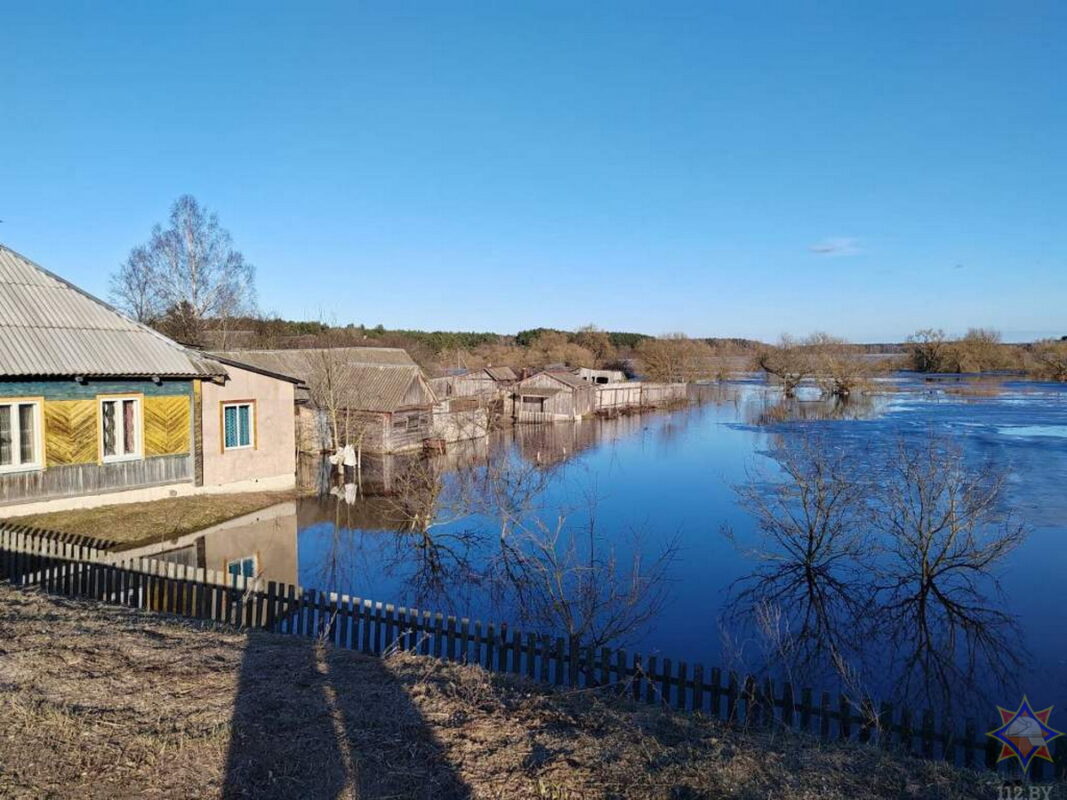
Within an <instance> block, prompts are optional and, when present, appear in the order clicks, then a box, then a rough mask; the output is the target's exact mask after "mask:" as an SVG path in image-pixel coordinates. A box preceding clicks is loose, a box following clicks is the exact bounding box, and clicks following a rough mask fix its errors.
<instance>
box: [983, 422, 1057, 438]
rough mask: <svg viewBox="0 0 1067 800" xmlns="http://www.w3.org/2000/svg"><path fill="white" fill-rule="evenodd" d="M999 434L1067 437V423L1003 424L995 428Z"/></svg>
mask: <svg viewBox="0 0 1067 800" xmlns="http://www.w3.org/2000/svg"><path fill="white" fill-rule="evenodd" d="M997 433H999V434H1000V435H1001V436H1017V437H1018V436H1022V437H1030V436H1054V437H1056V438H1058V439H1067V425H1005V426H1003V427H1000V428H997Z"/></svg>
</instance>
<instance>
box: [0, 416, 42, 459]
mask: <svg viewBox="0 0 1067 800" xmlns="http://www.w3.org/2000/svg"><path fill="white" fill-rule="evenodd" d="M41 441H42V437H41V403H40V401H38V400H32V401H31V400H5V401H3V402H0V472H14V471H16V470H27V469H40V468H41V461H42V459H41Z"/></svg>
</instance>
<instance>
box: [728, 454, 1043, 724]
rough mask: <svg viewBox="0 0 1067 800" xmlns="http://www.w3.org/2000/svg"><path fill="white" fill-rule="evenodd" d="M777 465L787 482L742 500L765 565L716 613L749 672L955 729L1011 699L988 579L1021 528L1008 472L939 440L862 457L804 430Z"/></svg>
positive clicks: (995, 588)
mask: <svg viewBox="0 0 1067 800" xmlns="http://www.w3.org/2000/svg"><path fill="white" fill-rule="evenodd" d="M772 455H773V457H774V458H775V460H776V461H777V463H778V465H779V467H780V469H781V473H782V475H781V477H780V478H778V479H777V480H773V481H772V480H768V479H767V478H766V477H765V476H760V478H759V479H755V480H752V481H750V482H749V483H747V484H746V485H744V486H741V487H738V489H737V491H738V494H739V496H740V498H741V500H742V502H743V504H744V505H745V506H746V507H747V508H748V509H749V510H750V512H751V513H752V514H753V515H754V516H755V517H756V519H757V521H758V524H759V527H760V530H761V533H762V536H761V541H760V544H759V545H758V546H757V547H756V548H755V550H754V551H753V554H754V555H755V557H756V558H757V559H758V560H759V562H760V563H759V566H758V567H757V568H756V569H755V570H754V571H753V572H752V573H751V574H750V575H748V576H747V577H746V578H744V579H742V580H741V581H738V582H737V583H736V584H735V585H734V587H733V590H732V596H731V600H730V603H729V605H728V611H727V613H726V615H725V616H724V625H725V631H726V635H727V637H728V638H732V639H734V640H743V637H745V636H754V637H755V638H756V639H757V640H758V641H759V642H760V643H761V645H762V649H763V653H762V655H761V657H760V662H761V663H760V664H758V665H755V666H756V667H757V668H758V669H763V670H766V671H769V672H777V673H784V674H785V675H786V676H787V677H788V678H789V679H790V680H791V681H793V682H794V684H795V685H796V684H798V683H799V684H805V685H812V684H817V683H818V682H819V681H820V680H825V679H826V678H827V677H829V676H831V675H833V676H836V677H837V678H838V679H840V681H841V682H842V684H843V685H844V688H845V691H846V693H847V694H849V696H850V697H851V698H852V699H853V701H854V703H855V704H856V705H857V706H858V707H860V708H870V707H872V706H871V703H870V700H869V698H870V697H871V696H878V697H880V698H882V699H885V700H890V701H892V702H899V703H904V704H921V705H922V706H924V707H928V708H931V709H933V710H936V711H938V712H939V713H941V714H943V715H945V716H946V717H948V718H952V717H961V716H965V715H966V714H967V713H968V712H970V711H972V710H974V709H976V708H980V709H982V708H983V706H982V705H979V704H987V703H988V702H989V701H990V696H989V695H990V693H991V692H994V691H995V692H996V693H997V696H998V697H999V696H1002V695H1003V693H1004V691H1005V690H1008V689H1011V690H1013V691H1014V690H1015V689H1016V688H1017V687H1016V674H1017V671H1018V668H1019V667H1020V666H1021V665H1022V663H1023V661H1024V653H1023V652H1022V645H1021V637H1020V631H1019V628H1018V625H1017V623H1016V620H1015V618H1014V617H1013V616H1012V615H1010V614H1008V613H1007V612H1005V611H1003V610H1002V608H1001V607H1000V603H999V601H1000V600H1001V597H1000V589H999V585H998V583H997V580H996V575H995V569H996V568H997V567H998V566H999V565H1000V564H1001V563H1002V561H1003V559H1004V558H1005V556H1007V555H1008V554H1009V553H1010V552H1011V551H1012V550H1013V549H1014V548H1015V547H1017V546H1018V545H1019V544H1020V543H1021V542H1022V541H1023V539H1024V538H1025V536H1026V531H1025V529H1024V528H1023V526H1021V525H1019V524H1017V523H1015V522H1014V521H1013V520H1012V518H1011V515H1010V514H1009V513H1007V512H1005V510H1004V509H1003V507H1002V492H1001V489H1002V486H1003V474H1001V473H997V472H996V471H994V470H993V469H992V468H991V467H990V466H989V465H984V466H983V467H982V468H981V469H976V468H973V467H971V466H969V465H968V464H967V462H966V460H965V458H964V455H963V454H962V452H961V451H959V450H958V449H956V448H955V447H953V446H951V445H949V444H948V443H946V442H943V441H936V440H935V441H927V442H924V443H922V444H915V443H908V442H905V441H903V440H901V441H898V442H896V443H894V445H893V446H892V447H890V448H888V449H882V450H878V449H875V448H873V447H870V446H868V450H867V451H866V452H863V453H857V452H855V451H849V450H841V449H838V450H834V449H833V448H832V447H831V445H830V444H829V443H828V442H825V441H820V439H819V438H818V437H817V436H814V435H812V434H809V435H807V436H803V435H799V436H797V437H796V438H790V439H788V440H786V439H781V438H780V439H778V440H777V441H776V442H775V446H774V448H773V450H772ZM860 464H864V465H865V466H866V467H867V468H868V469H869V471H867V470H864V471H863V472H862V473H861V472H860V471H859V465H860ZM734 652H735V654H741V649H740V648H738V647H737V646H736V645H734ZM748 666H749V667H752V666H753V665H751V664H749V665H748ZM985 707H988V706H985ZM983 710H984V709H983Z"/></svg>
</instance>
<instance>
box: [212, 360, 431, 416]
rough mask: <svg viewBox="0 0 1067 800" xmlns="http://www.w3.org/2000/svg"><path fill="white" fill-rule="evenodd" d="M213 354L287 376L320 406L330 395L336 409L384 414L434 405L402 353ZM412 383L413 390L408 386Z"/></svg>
mask: <svg viewBox="0 0 1067 800" xmlns="http://www.w3.org/2000/svg"><path fill="white" fill-rule="evenodd" d="M217 355H218V357H220V358H222V359H225V360H233V361H235V362H240V363H244V364H251V365H253V366H256V367H259V368H260V369H263V370H267V371H269V372H272V373H275V374H279V375H292V376H293V377H294V378H299V379H300V381H301V382H302V383H303V384H304V387H305V390H306V391H305V392H303V393H302V394H303V396H304V397H305V398H308V399H311V400H312V401H314V402H319V403H321V402H323V398H325V397H329V396H332V397H334V398H336V399H335V401H334V402H336V404H337V405H338V406H339V407H341V408H348V409H350V410H353V411H377V412H389V411H396V410H398V409H401V408H404V407H408V406H422V405H433V403H434V402H435V400H436V398H435V397H434V395H433V392H432V391H431V390H430V388H429V385H428V384H427V382H426V380H425V378H423V377H422V371H421V370H420V369H419V367H418V366H417V365H416V364H415V362H414V361H412V360H411V357H410V356H408V354H407V353H406V352H405V351H403V350H400V349H396V348H388V347H335V348H311V349H301V350H228V351H226V352H220V353H218V354H217ZM364 359H370V360H364ZM413 383H418V386H417V387H412V384H413ZM330 386H332V387H333V388H332V389H330V388H329V387H330Z"/></svg>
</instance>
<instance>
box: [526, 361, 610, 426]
mask: <svg viewBox="0 0 1067 800" xmlns="http://www.w3.org/2000/svg"><path fill="white" fill-rule="evenodd" d="M509 410H510V414H511V417H512V419H514V421H515V422H559V421H564V420H574V419H581V418H583V417H588V416H590V415H592V414H593V412H594V411H595V410H596V388H595V387H594V386H593V384H590V383H587V382H586V381H583V380H582V379H581V378H579V377H577V376H576V375H573V374H572V373H570V372H547V371H546V372H539V373H537V374H536V375H531V376H530V377H529V378H525V379H524V380H521V381H519V382H518V383H516V384H515V386H514V388H513V389H512V391H511V395H510V409H509Z"/></svg>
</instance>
